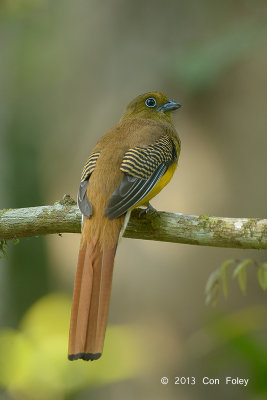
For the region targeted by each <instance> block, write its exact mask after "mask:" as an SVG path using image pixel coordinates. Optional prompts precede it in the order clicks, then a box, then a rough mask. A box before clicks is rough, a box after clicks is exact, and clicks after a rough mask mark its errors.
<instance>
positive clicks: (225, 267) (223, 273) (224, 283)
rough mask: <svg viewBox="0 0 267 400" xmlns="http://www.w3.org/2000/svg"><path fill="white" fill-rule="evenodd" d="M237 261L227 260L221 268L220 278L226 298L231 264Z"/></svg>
mask: <svg viewBox="0 0 267 400" xmlns="http://www.w3.org/2000/svg"><path fill="white" fill-rule="evenodd" d="M234 262H235V261H234V260H233V259H231V258H230V259H228V260H225V261H224V262H223V263H222V265H221V266H220V276H221V279H222V288H223V294H224V297H225V298H227V296H228V273H227V272H228V268H229V267H230V265H231V264H233V263H234Z"/></svg>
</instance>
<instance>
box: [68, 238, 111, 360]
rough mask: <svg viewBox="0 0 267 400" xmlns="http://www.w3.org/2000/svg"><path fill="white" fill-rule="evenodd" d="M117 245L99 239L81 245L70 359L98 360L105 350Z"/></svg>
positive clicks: (75, 286) (71, 329)
mask: <svg viewBox="0 0 267 400" xmlns="http://www.w3.org/2000/svg"><path fill="white" fill-rule="evenodd" d="M115 253H116V246H114V247H112V248H110V247H107V246H106V245H104V246H103V248H102V249H101V247H100V246H99V244H98V241H97V240H94V239H92V240H91V241H90V242H85V243H84V244H83V245H82V247H81V248H80V252H79V258H78V265H77V272H76V278H75V284H74V292H73V300H72V310H71V322H70V335H69V354H68V359H69V360H71V361H72V360H78V359H79V358H81V359H83V360H86V361H88V360H97V359H98V358H99V357H100V356H101V354H102V351H103V345H104V337H105V331H106V325H107V319H108V309H109V301H110V292H111V284H112V274H113V266H114V257H115Z"/></svg>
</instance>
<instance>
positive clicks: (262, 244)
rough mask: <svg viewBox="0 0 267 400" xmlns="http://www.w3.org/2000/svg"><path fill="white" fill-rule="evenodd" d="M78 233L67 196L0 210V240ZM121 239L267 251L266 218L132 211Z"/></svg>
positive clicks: (75, 213) (78, 221)
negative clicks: (52, 202) (34, 205)
mask: <svg viewBox="0 0 267 400" xmlns="http://www.w3.org/2000/svg"><path fill="white" fill-rule="evenodd" d="M80 231H81V213H80V211H79V209H78V207H77V206H76V204H75V202H74V200H72V199H71V198H70V196H68V195H66V196H64V199H63V200H62V201H60V202H58V203H56V204H54V205H50V206H42V207H30V208H18V209H7V210H1V211H0V240H2V241H3V240H7V239H16V238H23V237H30V236H40V235H47V234H52V233H58V234H59V233H67V232H72V233H75V232H77V233H78V232H80ZM124 237H128V238H133V239H145V240H159V241H164V242H174V243H186V244H195V245H201V246H215V247H232V248H241V249H267V219H260V218H221V217H211V216H208V215H200V216H196V215H186V214H180V213H167V212H158V213H153V212H151V213H147V214H146V215H140V210H138V209H137V210H134V211H133V212H132V215H131V218H130V221H129V223H128V226H127V229H126V231H125V232H124Z"/></svg>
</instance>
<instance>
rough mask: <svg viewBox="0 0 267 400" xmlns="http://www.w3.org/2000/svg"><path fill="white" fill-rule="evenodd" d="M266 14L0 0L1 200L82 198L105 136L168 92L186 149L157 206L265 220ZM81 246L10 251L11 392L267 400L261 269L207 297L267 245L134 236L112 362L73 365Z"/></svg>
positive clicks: (2, 306)
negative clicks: (224, 270) (209, 287)
mask: <svg viewBox="0 0 267 400" xmlns="http://www.w3.org/2000/svg"><path fill="white" fill-rule="evenodd" d="M266 16H267V7H266V1H264V0H262V1H260V0H255V1H252V0H243V1H242V0H240V1H228V0H225V1H211V0H199V1H197V0H189V1H179V0H178V1H177V0H169V1H167V2H162V1H159V0H154V1H152V0H142V1H141V0H135V1H122V0H111V1H109V2H107V1H103V2H100V1H97V0H87V1H86V0H76V1H71V0H62V1H55V0H9V1H8V0H1V2H0V87H1V90H0V105H1V106H0V176H1V184H0V208H11V207H29V206H38V205H42V204H52V203H54V202H55V201H56V200H59V199H60V198H62V196H63V194H64V193H70V194H71V195H72V196H73V197H74V198H75V197H76V192H77V188H78V185H79V179H80V173H81V170H82V167H83V164H84V162H85V161H86V159H87V157H88V155H89V153H90V151H91V149H92V148H93V146H94V144H95V143H96V141H97V139H98V138H99V137H100V136H101V135H103V134H104V133H105V131H106V130H107V129H109V128H110V127H111V126H112V125H114V124H116V122H117V121H118V119H119V118H120V115H121V113H122V111H123V109H124V107H125V106H126V104H127V103H128V102H129V101H130V100H131V99H132V98H133V97H135V96H136V95H138V94H140V93H143V92H146V91H149V90H159V91H163V92H164V93H166V94H167V95H168V96H169V97H170V98H173V99H176V100H178V101H180V102H181V103H182V104H183V108H182V109H181V110H180V111H179V112H177V113H175V124H176V126H177V129H178V131H179V134H180V137H181V140H182V152H181V157H180V167H179V168H178V171H177V172H176V174H175V176H174V178H173V180H172V182H171V183H170V184H169V185H168V187H167V188H166V189H165V190H164V191H163V192H162V193H161V194H160V195H159V196H158V197H157V198H156V199H155V200H154V201H153V203H152V204H153V206H154V207H156V208H157V209H160V210H168V211H173V212H184V213H191V214H209V215H218V216H228V217H266V194H267V189H266V167H267V162H266V145H267V139H266V100H267V96H266V70H267V55H266V38H267V35H266V33H267V29H266ZM78 246H79V235H74V234H73V235H70V234H64V235H63V237H59V236H48V237H40V238H31V239H24V240H21V241H20V243H19V244H17V245H12V244H10V245H9V247H8V258H7V259H1V260H0V293H1V300H0V324H1V327H0V399H4V400H9V399H16V400H21V399H23V400H28V399H30V400H39V399H48V400H50V399H51V400H54V399H57V400H74V399H75V400H76V399H77V400H82V399H98V400H101V399H111V400H112V399H116V400H117V399H130V400H132V399H136V398H139V399H148V400H150V399H151V400H152V399H153V400H160V399H163V398H164V399H166V400H169V399H176V398H179V399H183V400H199V399H208V400H209V399H214V398H215V396H216V399H217V400H223V399H225V398H229V399H231V398H235V399H242V400H246V399H253V400H261V399H266V398H267V379H266V376H267V341H266V334H267V322H266V314H267V304H266V293H264V292H263V291H262V290H261V289H260V287H259V285H258V282H257V279H256V273H255V269H254V268H253V267H251V268H250V269H249V271H248V288H247V295H246V296H243V295H242V293H241V292H240V290H239V288H238V285H237V283H236V282H235V281H234V282H232V281H231V282H230V288H229V298H228V300H227V301H225V300H224V299H223V298H222V295H221V296H220V298H219V303H218V305H217V307H216V308H212V307H207V306H205V298H204V287H205V282H206V281H207V278H208V276H209V274H210V273H211V272H212V271H213V270H214V269H215V268H217V267H218V266H219V265H220V264H221V263H222V262H223V261H224V260H225V259H227V258H232V257H233V258H247V257H251V258H254V259H256V260H258V261H265V260H266V253H264V252H263V251H244V250H243V251H241V250H231V249H217V248H208V247H207V248H204V247H202V248H201V247H197V246H188V245H179V244H170V243H157V242H145V241H139V240H130V239H124V240H123V241H122V242H121V244H120V246H119V251H118V253H117V257H116V263H115V264H116V265H115V275H114V283H113V291H112V300H111V308H110V316H109V328H108V331H107V335H106V342H105V349H104V354H103V357H102V358H101V359H100V360H99V361H97V362H94V363H85V362H82V361H79V362H74V363H70V362H68V361H67V341H68V324H69V317H70V304H71V296H72V286H73V280H74V274H75V268H76V257H77V252H78ZM162 376H166V377H168V378H169V384H168V385H162V384H161V383H160V378H161V377H162ZM176 376H180V377H181V376H184V377H191V376H195V377H196V385H181V384H180V385H175V384H174V381H175V377H176ZM205 376H208V377H213V378H220V379H221V383H220V385H204V384H202V378H203V377H205ZM226 376H231V377H240V378H249V384H248V386H247V387H242V386H238V385H235V386H234V385H226V384H225V382H224V380H225V377H226Z"/></svg>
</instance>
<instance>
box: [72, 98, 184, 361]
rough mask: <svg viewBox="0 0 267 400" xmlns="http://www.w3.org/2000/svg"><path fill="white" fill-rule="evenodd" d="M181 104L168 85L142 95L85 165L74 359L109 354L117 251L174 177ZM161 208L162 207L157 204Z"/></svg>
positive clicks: (80, 192) (74, 309)
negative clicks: (133, 218) (176, 115)
mask: <svg viewBox="0 0 267 400" xmlns="http://www.w3.org/2000/svg"><path fill="white" fill-rule="evenodd" d="M180 107H181V104H180V103H179V102H177V101H173V100H169V99H168V98H167V97H166V95H164V94H163V93H161V92H157V91H152V92H147V93H145V94H142V95H139V96H137V97H136V98H134V99H133V100H132V101H131V102H130V103H129V104H128V106H127V107H126V109H125V111H124V112H123V114H122V116H121V118H120V120H119V122H118V124H117V125H115V126H114V127H113V128H111V129H110V130H109V131H108V132H107V133H106V134H105V135H104V136H102V138H101V139H100V140H99V141H98V143H97V144H96V146H95V148H94V149H93V150H92V152H91V154H90V156H89V158H88V160H87V162H86V164H85V166H84V168H83V171H82V176H81V182H80V186H79V190H78V206H79V208H80V211H81V213H82V220H83V222H82V234H81V241H80V249H79V255H78V263H77V270H76V277H75V283H74V290H73V300H72V309H71V321H70V331H69V350H68V359H69V360H71V361H73V360H78V359H82V360H85V361H89V360H91V361H94V360H97V359H99V358H100V357H101V355H102V352H103V346H104V337H105V331H106V326H107V319H108V310H109V303H110V294H111V285H112V275H113V267H114V258H115V254H116V250H117V245H118V241H119V238H120V237H121V236H122V234H123V231H124V230H125V228H126V225H127V222H128V220H129V218H130V213H131V211H132V210H133V209H134V208H137V207H140V206H145V207H146V211H147V212H150V210H154V208H153V207H152V206H151V205H150V200H151V199H152V198H153V197H154V196H156V195H157V194H158V193H159V192H160V191H161V190H162V189H163V187H164V186H166V185H167V183H168V182H169V181H170V179H171V178H172V176H173V173H174V171H175V169H176V167H177V163H178V158H179V154H180V149H181V142H180V139H179V136H178V133H177V131H176V129H175V126H174V122H173V118H172V112H173V111H174V110H177V109H179V108H180ZM155 211H156V210H155Z"/></svg>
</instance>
